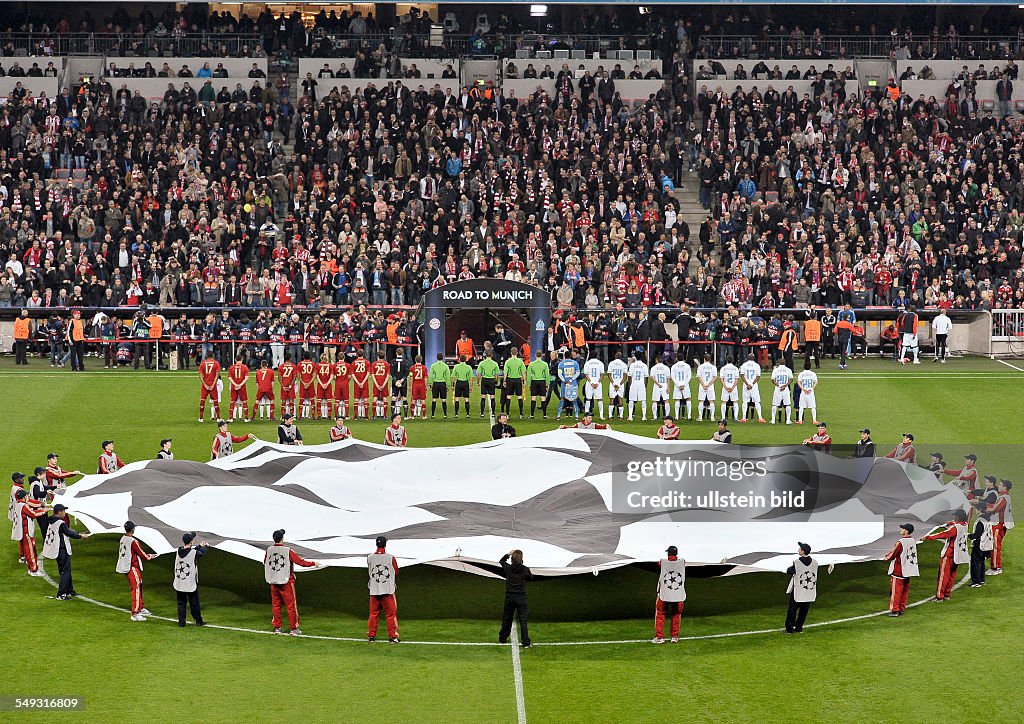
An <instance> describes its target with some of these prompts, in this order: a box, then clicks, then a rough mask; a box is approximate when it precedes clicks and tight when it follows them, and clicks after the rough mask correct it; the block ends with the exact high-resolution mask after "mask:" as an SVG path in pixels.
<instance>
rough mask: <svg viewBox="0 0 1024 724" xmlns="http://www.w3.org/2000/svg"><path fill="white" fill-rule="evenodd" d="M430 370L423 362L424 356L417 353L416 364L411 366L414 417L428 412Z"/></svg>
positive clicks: (410, 395)
mask: <svg viewBox="0 0 1024 724" xmlns="http://www.w3.org/2000/svg"><path fill="white" fill-rule="evenodd" d="M429 374H430V371H429V370H428V369H427V366H426V365H425V364H423V356H422V355H416V364H414V365H413V366H412V367H410V368H409V379H410V380H412V383H411V384H410V385H409V401H410V404H411V409H410V413H411V416H412V417H424V416H425V415H426V414H427V376H428V375H429Z"/></svg>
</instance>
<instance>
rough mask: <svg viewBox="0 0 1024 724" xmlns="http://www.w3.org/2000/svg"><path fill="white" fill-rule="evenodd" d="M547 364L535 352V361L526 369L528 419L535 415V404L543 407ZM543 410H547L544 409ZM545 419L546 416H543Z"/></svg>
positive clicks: (541, 355) (547, 371)
mask: <svg viewBox="0 0 1024 724" xmlns="http://www.w3.org/2000/svg"><path fill="white" fill-rule="evenodd" d="M550 372H551V371H550V370H549V369H548V363H547V362H545V361H544V353H543V352H541V351H540V350H537V359H535V360H534V361H533V362H531V363H530V366H529V367H527V368H526V381H527V383H528V384H529V388H530V419H531V420H532V419H533V416H534V415H535V414H536V413H537V403H538V402H540V404H541V405H542V406H543V405H544V399H545V397H546V396H547V394H548V377H549V376H550ZM544 409H547V408H546V407H545V408H544ZM545 417H547V415H545Z"/></svg>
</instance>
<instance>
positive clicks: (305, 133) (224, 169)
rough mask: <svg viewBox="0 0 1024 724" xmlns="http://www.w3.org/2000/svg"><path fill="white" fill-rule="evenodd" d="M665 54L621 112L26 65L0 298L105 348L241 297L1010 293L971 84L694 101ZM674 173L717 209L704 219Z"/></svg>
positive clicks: (409, 302) (775, 92) (721, 94)
mask: <svg viewBox="0 0 1024 724" xmlns="http://www.w3.org/2000/svg"><path fill="white" fill-rule="evenodd" d="M676 57H677V59H676V61H674V62H673V63H672V64H671V65H670V67H668V68H666V77H667V78H668V80H667V81H666V84H665V86H664V87H663V88H662V89H661V90H660V91H659V92H658V93H657V94H656V95H654V96H652V97H651V98H650V99H649V100H648V101H646V102H644V103H641V104H639V105H638V106H637V107H635V108H630V107H629V105H628V104H627V103H625V102H624V101H622V99H621V98H620V96H619V94H618V93H617V92H616V90H615V79H614V78H612V77H611V76H610V74H603V76H602V77H600V78H595V77H593V76H591V75H589V74H586V75H583V76H582V77H579V78H577V77H574V75H573V74H571V73H570V72H568V68H567V67H563V68H562V69H561V70H560V71H559V73H558V75H557V77H556V88H555V91H554V93H553V94H551V95H548V94H547V93H545V92H543V91H538V92H536V93H533V94H530V95H529V96H528V97H525V98H518V97H515V96H514V95H513V94H511V93H509V94H508V95H507V96H506V95H503V94H502V92H501V90H500V87H497V86H491V85H484V86H474V87H473V88H471V89H470V88H464V89H463V90H462V92H460V93H458V94H455V93H448V94H446V93H442V92H441V91H439V90H430V89H429V88H428V87H427V84H424V83H421V82H418V79H412V80H408V79H405V80H402V79H382V80H380V82H379V83H377V82H372V81H361V80H350V79H347V78H342V79H333V80H332V81H331V82H323V83H321V84H319V85H318V84H316V83H313V84H309V83H303V85H302V87H301V88H296V89H294V90H295V91H296V93H295V95H296V96H297V97H294V98H293V97H292V94H291V93H290V90H291V89H289V88H287V87H285V88H283V89H282V88H281V87H280V86H278V85H275V84H273V83H267V82H266V79H264V78H253V79H251V83H250V82H249V81H247V82H246V83H245V84H242V83H240V82H236V83H235V84H234V85H235V89H234V90H233V91H229V90H228V89H227V87H223V88H222V89H221V90H220V91H217V90H215V86H214V84H213V80H212V78H211V79H203V78H196V79H194V81H195V86H192V85H190V84H189V81H188V80H185V81H184V82H181V79H178V78H175V79H173V81H172V82H169V86H168V90H167V92H166V93H165V95H164V97H163V100H162V102H159V103H153V104H147V103H146V99H144V98H142V97H141V96H139V95H138V94H136V95H134V96H133V95H131V94H130V93H129V92H128V91H127V90H126V89H125V88H124V87H120V88H118V87H117V86H118V83H117V79H116V78H114V79H107V78H101V79H99V80H98V81H97V82H95V83H89V84H84V85H83V86H82V87H81V89H79V90H77V92H75V93H74V94H72V92H71V91H70V90H64V91H62V92H61V93H60V94H59V95H58V97H56V98H45V97H33V96H32V95H30V94H29V93H28V89H29V86H30V83H31V78H29V77H26V79H25V81H26V83H25V86H24V87H23V88H22V89H21V90H20V91H19V90H15V91H14V92H13V93H12V96H11V98H10V99H9V102H8V104H7V105H6V106H4V107H3V108H2V109H0V261H2V262H3V264H4V274H3V278H2V280H0V307H2V306H12V307H26V308H30V309H31V308H53V309H54V310H55V312H54V314H55V316H58V317H60V318H59V319H58V320H57V323H58V324H63V325H65V329H67V328H69V322H70V320H69V319H68V317H67V311H66V310H67V308H73V307H83V308H96V307H107V308H116V309H118V310H121V309H123V310H124V311H114V312H109V311H108V314H106V315H104V316H103V317H101V316H98V315H97V316H94V315H92V314H91V313H90V314H89V315H87V318H86V320H85V323H86V324H87V325H89V330H88V331H89V333H90V334H92V335H93V336H94V337H96V338H99V337H106V336H107V334H108V333H109V329H107V328H105V327H104V326H103V325H104V324H106V325H111V326H113V328H114V329H115V330H116V329H118V328H119V327H121V326H127V327H128V329H129V330H131V329H132V328H133V327H135V326H136V325H135V322H133V321H132V320H133V319H135V318H137V317H138V316H140V315H135V314H134V309H135V308H141V305H147V306H148V307H150V308H152V307H185V308H187V307H197V308H210V307H224V308H226V309H228V310H231V309H232V308H243V307H244V308H247V309H246V310H245V311H244V312H239V313H233V312H229V313H228V314H227V315H226V316H224V315H218V316H219V317H220V319H221V320H222V321H221V322H219V324H221V328H222V329H223V327H224V323H223V320H225V319H230V320H231V321H230V325H229V326H230V327H231V329H232V330H233V331H235V332H238V333H239V334H243V333H244V330H246V328H247V326H249V325H251V327H249V328H250V329H251V328H253V327H256V326H257V325H258V324H259V320H264V324H265V325H266V326H267V327H269V326H270V323H271V321H272V320H276V321H277V322H278V323H281V322H283V323H284V324H285V325H286V326H287V325H290V324H292V323H293V321H294V317H293V309H300V308H306V307H308V308H313V309H314V310H320V311H319V313H320V314H321V318H320V319H319V320H317V319H316V317H314V316H307V317H306V318H305V319H303V320H301V323H302V325H303V328H304V329H303V333H304V335H305V336H304V341H305V342H306V343H307V344H313V345H317V344H319V343H320V342H319V341H318V337H319V335H317V334H315V330H316V329H317V326H318V325H319V324H322V323H323V324H326V325H327V326H328V327H331V326H333V327H337V328H342V327H344V326H345V325H353V326H354V327H358V328H359V329H360V330H362V331H360V332H356V331H355V329H353V330H352V331H351V335H352V336H353V338H356V341H360V340H359V339H358V338H357V337H358V335H361V334H364V333H365V331H366V329H367V325H369V326H370V327H372V333H373V334H376V335H382V334H383V335H386V334H387V326H388V323H387V315H386V314H384V313H378V312H377V311H373V312H367V311H365V310H364V311H363V312H360V311H358V310H359V309H360V307H361V305H370V306H372V307H384V306H390V307H391V308H394V307H401V306H415V305H416V304H417V303H418V302H419V300H420V298H421V296H422V294H423V292H424V291H425V290H428V289H430V288H433V287H436V286H439V285H443V284H446V283H450V282H453V281H457V280H460V279H468V278H473V277H478V276H486V277H502V278H505V279H512V280H517V281H523V282H526V283H531V284H536V285H539V286H543V287H545V288H547V289H548V290H549V291H550V293H551V297H552V302H553V305H555V306H557V307H559V308H560V309H563V310H565V311H566V312H569V311H571V310H573V309H581V308H586V309H593V310H594V314H589V313H586V312H581V318H583V317H586V319H587V320H588V323H589V327H590V330H591V331H593V330H594V329H595V328H596V330H597V331H596V332H594V335H595V336H594V339H595V340H596V341H603V339H604V338H602V337H599V336H597V335H598V334H604V333H605V329H604V328H605V327H608V328H609V330H608V332H607V333H608V335H609V336H608V337H607V339H610V340H615V339H620V340H626V339H630V338H633V337H632V335H634V334H636V331H637V328H639V327H641V326H642V325H647V327H648V328H655V327H657V326H658V322H659V319H658V313H659V312H661V311H667V312H669V314H670V316H672V317H674V316H675V315H676V314H677V313H678V311H679V310H680V308H683V307H685V308H690V307H701V308H715V307H717V308H729V309H730V311H729V312H727V313H724V314H723V313H718V312H713V313H706V315H707V316H705V317H704V318H703V319H702V320H701V321H702V323H707V324H708V325H711V326H714V324H715V321H716V320H721V319H722V318H724V317H725V314H728V315H729V318H731V319H733V321H734V322H735V324H737V326H739V325H742V324H743V323H742V321H736V320H735V318H736V317H745V316H751V317H753V318H754V319H753V321H752V323H753V324H754V326H757V324H756V322H757V318H767V319H770V318H771V317H772V316H773V315H774V311H773V310H775V309H777V308H794V307H795V308H810V307H832V308H836V309H838V308H839V307H840V306H842V305H844V304H850V305H852V306H853V307H854V308H859V307H864V306H869V305H882V306H892V307H893V308H894V309H896V308H898V309H902V308H904V307H909V306H911V305H913V306H915V307H916V308H917V309H922V308H925V307H941V308H954V309H989V308H999V307H1020V306H1021V305H1022V304H1024V271H1022V269H1021V248H1020V230H1021V228H1022V226H1024V222H1022V205H1024V178H1022V173H1021V169H1022V168H1024V166H1021V165H1020V137H1021V131H1020V124H1019V120H1018V119H1017V118H1014V117H1009V118H1007V117H1003V118H995V117H992V115H991V114H990V113H987V112H986V113H982V112H980V111H979V110H978V107H977V102H976V101H975V100H974V99H973V98H972V97H971V94H970V91H969V87H968V86H967V85H966V84H964V85H963V86H962V87H961V89H960V90H959V91H958V92H960V93H962V94H963V95H964V98H963V100H962V101H959V102H953V101H952V100H948V101H943V102H938V101H935V99H925V98H919V99H913V98H909V97H907V96H905V95H901V94H900V93H899V90H898V87H897V86H896V84H895V83H892V84H890V87H889V88H887V89H885V92H883V93H880V94H878V95H877V96H875V97H859V96H858V95H857V93H856V91H855V89H854V88H855V86H854V85H853V84H852V83H851V84H845V85H844V84H842V83H837V82H836V80H837V77H835V76H833V77H826V74H827V73H828V71H827V70H826V71H823V73H822V75H821V76H820V78H821V80H822V81H823V82H821V83H818V84H816V86H815V90H814V94H813V96H812V95H810V94H808V95H805V96H803V97H798V96H797V95H796V94H795V93H792V92H789V91H785V90H784V89H783V85H784V81H783V82H780V83H779V84H778V86H779V87H778V88H773V87H772V83H771V82H769V81H766V82H765V84H764V88H763V90H759V91H752V92H750V93H743V92H742V91H735V92H732V93H730V92H729V91H728V89H727V88H718V87H713V86H711V85H709V84H707V83H704V84H701V87H700V92H699V93H698V95H697V97H696V99H691V98H690V97H689V93H688V87H689V83H688V67H687V63H686V61H685V60H683V59H681V56H679V55H678V54H677V56H676ZM725 85H726V86H727V83H726V84H725ZM780 90H781V91H783V92H781V93H780V92H779V91H780ZM690 171H693V172H694V173H695V174H696V178H694V177H693V176H691V175H690V174H689V173H688V172H690ZM72 174H73V176H72ZM68 176H72V178H70V179H69V178H68ZM691 179H692V181H691ZM683 183H695V184H697V185H699V189H700V198H701V200H702V202H703V203H704V205H705V206H706V207H707V208H709V210H710V213H709V215H708V218H707V220H706V221H705V223H703V224H701V225H700V226H699V228H698V229H696V230H691V228H690V226H689V225H688V224H687V222H686V221H685V219H684V218H683V215H682V212H681V210H680V203H679V199H678V197H677V194H676V193H675V192H676V191H677V189H678V188H679V187H680V186H681V185H682V184H683ZM332 307H340V308H342V309H349V308H352V309H353V311H352V312H350V313H347V314H346V316H345V318H344V319H340V320H339V319H337V314H336V313H330V314H329V313H328V310H330V309H331V308H332ZM253 308H255V309H253ZM627 310H638V311H635V312H634V311H627ZM754 310H761V311H760V312H755V311H754ZM684 311H685V310H684ZM282 313H283V314H284V315H285V316H284V319H283V320H282V319H281V315H282ZM200 315H201V316H205V309H204V310H203V311H202V312H200ZM243 315H244V316H243ZM141 316H142V317H145V318H148V317H149V316H151V314H150V313H148V312H147V313H145V314H143V315H141ZM326 317H330V321H327V322H324V319H325V318H326ZM402 317H403V318H402V320H401V322H402V323H403V325H406V326H409V324H410V323H409V320H408V319H406V318H404V314H403V315H402ZM90 320H91V321H90ZM353 320H354V321H353ZM185 321H186V323H187V324H189V325H191V326H195V325H196V324H197V323H198V324H201V322H200V320H197V319H194V318H193V317H187V318H186V320H185ZM392 321H394V320H392ZM660 321H664V320H660ZM750 323H751V322H748V324H750ZM173 324H174V322H173V321H172V320H164V322H163V323H162V324H161V326H163V327H164V329H170V328H172V327H173ZM780 326H781V320H780ZM42 328H43V326H42V325H37V324H35V323H34V322H33V332H34V333H35V334H36V335H37V336H41V335H42V334H44V332H40V330H41V329H42ZM645 331H646V330H645ZM221 333H222V331H221V330H218V331H217V334H218V335H219V334H221ZM256 333H258V332H256ZM146 334H152V332H151V330H150V331H148V332H146ZM207 334H208V333H207ZM415 335H416V332H415V330H412V329H405V330H404V333H403V334H402V335H399V336H405V337H407V338H409V339H410V340H411V339H412V338H414V337H415ZM131 336H135V337H141V336H143V332H142V331H140V330H136V331H135V332H133V333H132V334H131ZM190 338H191V336H190ZM200 339H208V338H204V337H200ZM641 339H646V340H655V339H656V338H655V337H652V336H648V337H641Z"/></svg>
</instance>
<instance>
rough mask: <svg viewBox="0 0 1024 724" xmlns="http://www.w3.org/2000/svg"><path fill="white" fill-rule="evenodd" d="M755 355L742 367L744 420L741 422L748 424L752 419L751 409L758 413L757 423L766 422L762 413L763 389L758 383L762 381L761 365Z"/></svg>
mask: <svg viewBox="0 0 1024 724" xmlns="http://www.w3.org/2000/svg"><path fill="white" fill-rule="evenodd" d="M756 359H757V358H756V357H755V356H754V355H752V354H751V355H747V361H746V362H744V363H743V364H741V365H740V379H741V380H742V383H741V384H740V389H741V390H742V391H743V418H742V419H741V420H740V422H746V421H747V418H748V417H750V413H751V408H753V410H754V411H756V412H757V421H758V422H764V421H765V419H764V415H763V414H762V413H761V388H759V387H758V386H757V383H758V382H759V381H760V379H761V365H759V364H758V363H757V361H756Z"/></svg>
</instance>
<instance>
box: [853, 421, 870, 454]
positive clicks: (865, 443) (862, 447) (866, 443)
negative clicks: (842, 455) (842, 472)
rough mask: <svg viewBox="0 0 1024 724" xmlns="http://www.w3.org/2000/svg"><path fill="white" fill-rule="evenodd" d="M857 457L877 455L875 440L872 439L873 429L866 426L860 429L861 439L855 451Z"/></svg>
mask: <svg viewBox="0 0 1024 724" xmlns="http://www.w3.org/2000/svg"><path fill="white" fill-rule="evenodd" d="M853 456H854V457H855V458H873V457H874V456H875V441H874V440H872V439H871V430H869V429H867V428H866V427H865V428H864V429H863V430H861V431H860V440H858V441H857V447H856V448H855V449H854V451H853Z"/></svg>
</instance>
